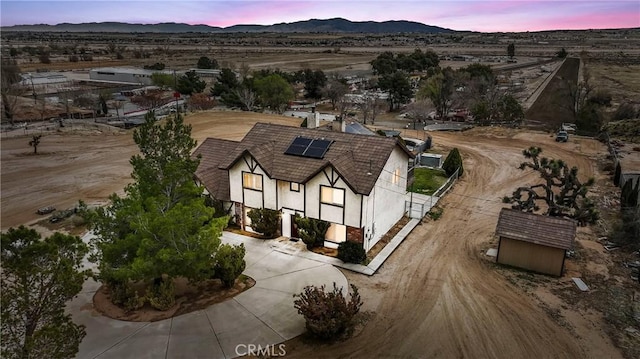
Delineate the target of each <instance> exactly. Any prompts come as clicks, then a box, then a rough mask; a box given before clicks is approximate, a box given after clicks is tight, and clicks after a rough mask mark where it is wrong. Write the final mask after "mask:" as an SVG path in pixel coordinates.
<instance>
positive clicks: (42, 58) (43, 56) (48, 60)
mask: <svg viewBox="0 0 640 359" xmlns="http://www.w3.org/2000/svg"><path fill="white" fill-rule="evenodd" d="M38 59H39V60H40V62H41V63H43V64H50V63H51V58H50V57H49V53H48V52H42V53H41V54H40V55H39V56H38Z"/></svg>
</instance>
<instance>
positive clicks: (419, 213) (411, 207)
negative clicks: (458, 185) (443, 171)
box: [404, 168, 460, 219]
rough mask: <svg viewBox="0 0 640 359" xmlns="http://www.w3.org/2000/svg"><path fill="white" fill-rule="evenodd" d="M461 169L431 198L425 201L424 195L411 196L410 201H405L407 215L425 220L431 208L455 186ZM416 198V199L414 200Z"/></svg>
mask: <svg viewBox="0 0 640 359" xmlns="http://www.w3.org/2000/svg"><path fill="white" fill-rule="evenodd" d="M459 172H460V169H459V168H458V169H457V170H456V171H455V172H454V173H453V174H452V175H451V176H450V177H449V179H447V182H445V183H444V184H443V185H442V186H440V188H438V189H437V190H436V191H435V192H434V193H433V194H432V195H431V196H428V197H429V198H428V199H426V200H425V198H424V197H425V196H424V195H419V194H415V195H413V194H412V195H411V196H410V199H409V200H408V201H405V206H404V207H405V213H407V215H408V216H409V217H410V218H418V219H420V218H423V217H424V216H426V215H427V213H429V211H430V210H431V208H433V206H435V205H436V204H437V203H438V200H440V198H442V196H444V195H445V194H446V193H447V192H448V191H449V190H450V189H451V187H453V184H454V183H455V182H456V181H457V180H458V173H459ZM414 197H415V198H414ZM418 198H419V199H422V201H420V202H416V201H415V200H416V199H418Z"/></svg>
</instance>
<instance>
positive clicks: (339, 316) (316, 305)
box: [293, 282, 362, 340]
mask: <svg viewBox="0 0 640 359" xmlns="http://www.w3.org/2000/svg"><path fill="white" fill-rule="evenodd" d="M351 290H352V293H351V294H350V300H349V301H348V302H347V300H346V298H345V297H344V296H343V295H342V288H339V289H338V287H337V286H336V283H335V282H334V283H333V290H332V291H331V292H325V286H324V285H323V286H322V287H320V288H318V287H316V286H306V287H305V288H304V291H303V292H302V293H300V294H294V295H293V296H294V298H298V299H296V300H295V301H294V302H293V303H294V307H295V308H296V309H297V310H298V313H299V314H302V315H303V316H304V319H305V326H306V328H307V331H308V332H309V334H311V335H313V336H314V337H316V338H319V339H323V340H331V339H339V338H341V337H347V336H349V335H351V334H352V333H353V329H354V327H355V321H354V317H355V315H356V314H357V313H358V312H359V311H360V307H362V299H361V298H360V294H359V293H358V288H357V287H356V286H355V285H353V284H352V285H351Z"/></svg>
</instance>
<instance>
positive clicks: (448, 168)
mask: <svg viewBox="0 0 640 359" xmlns="http://www.w3.org/2000/svg"><path fill="white" fill-rule="evenodd" d="M458 168H460V172H458V176H462V174H463V173H464V168H463V167H462V156H460V151H459V150H458V149H457V148H454V149H453V150H451V152H449V155H447V158H446V159H445V160H444V163H442V169H443V170H444V171H445V172H446V173H447V176H449V177H451V175H453V174H454V173H455V172H456V170H457V169H458Z"/></svg>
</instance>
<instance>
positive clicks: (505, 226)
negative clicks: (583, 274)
mask: <svg viewBox="0 0 640 359" xmlns="http://www.w3.org/2000/svg"><path fill="white" fill-rule="evenodd" d="M496 235H497V236H499V238H500V241H499V244H498V255H497V258H496V261H497V262H498V263H501V264H506V265H510V266H514V267H518V268H523V269H527V270H530V271H534V272H538V273H543V274H550V275H555V276H562V272H563V270H564V259H565V256H566V252H567V250H569V249H571V247H572V245H573V240H574V238H575V236H576V222H575V221H573V220H569V219H564V218H559V217H549V216H542V215H538V214H533V213H527V212H522V211H518V210H514V209H506V208H503V209H502V211H500V217H499V219H498V226H497V227H496Z"/></svg>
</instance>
